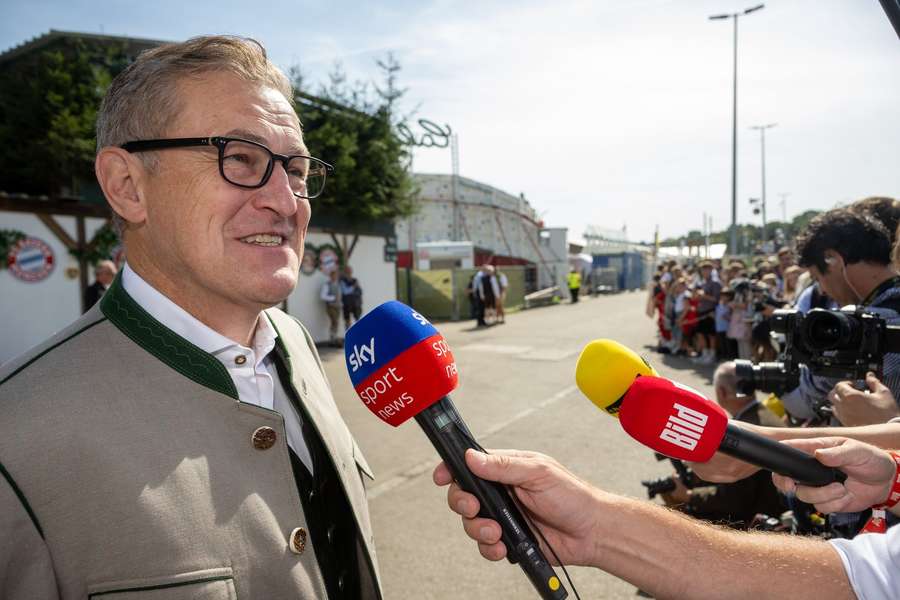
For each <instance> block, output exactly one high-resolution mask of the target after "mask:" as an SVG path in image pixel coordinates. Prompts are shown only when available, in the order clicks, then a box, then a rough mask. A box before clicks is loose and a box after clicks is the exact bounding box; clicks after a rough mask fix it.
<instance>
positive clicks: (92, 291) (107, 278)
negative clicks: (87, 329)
mask: <svg viewBox="0 0 900 600" xmlns="http://www.w3.org/2000/svg"><path fill="white" fill-rule="evenodd" d="M117 272H118V269H117V268H116V263H114V262H113V261H111V260H101V261H100V262H98V263H97V266H96V267H94V283H92V284H91V285H89V286H88V287H87V288H86V289H85V290H84V310H85V312H86V311H88V310H90V309H91V307H92V306H94V305H95V304H97V302H99V301H100V298H102V297H103V294H105V293H106V290H108V289H109V286H110V285H112V282H113V279H115V278H116V273H117Z"/></svg>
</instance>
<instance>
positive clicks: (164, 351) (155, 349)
mask: <svg viewBox="0 0 900 600" xmlns="http://www.w3.org/2000/svg"><path fill="white" fill-rule="evenodd" d="M100 310H101V311H102V312H103V314H104V315H106V318H107V319H109V321H110V322H111V323H112V324H113V325H115V326H116V327H117V328H118V329H119V330H120V331H121V332H122V333H124V334H125V335H127V336H128V337H129V338H130V339H131V340H132V341H133V342H134V343H136V344H137V345H139V346H140V347H141V348H143V349H144V350H146V351H147V352H149V353H150V354H152V355H153V356H155V357H156V358H158V359H159V360H161V361H162V362H164V363H165V364H167V365H168V366H170V367H172V368H173V369H175V370H176V371H178V372H179V373H181V374H182V375H184V376H185V377H188V378H189V379H192V380H193V381H195V382H196V383H199V384H200V385H202V386H204V387H207V388H209V389H211V390H214V391H217V392H220V393H222V394H225V395H226V396H230V397H231V398H234V399H235V400H239V398H238V392H237V388H236V387H235V386H234V381H232V379H231V376H230V375H229V374H228V370H227V369H226V368H225V366H224V365H223V364H222V363H220V362H219V361H218V360H216V358H215V357H214V356H212V355H211V354H209V353H207V352H204V351H203V350H201V349H200V348H198V347H197V346H195V345H193V344H191V343H190V342H189V341H187V340H186V339H184V338H183V337H181V336H179V335H178V334H176V333H175V332H173V331H172V330H171V329H169V328H167V327H166V326H165V325H163V324H162V323H160V322H159V321H157V320H156V319H154V318H153V317H152V316H151V315H150V314H149V313H147V311H145V310H144V309H143V308H141V306H140V305H139V304H138V303H137V302H135V301H134V299H133V298H132V297H131V296H129V295H128V292H126V291H125V288H124V287H123V286H122V275H121V272H120V273H119V275H117V276H116V278H115V280H114V281H113V283H112V285H110V286H109V289H108V290H107V291H106V293H105V294H103V298H102V299H101V300H100Z"/></svg>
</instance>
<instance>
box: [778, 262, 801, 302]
mask: <svg viewBox="0 0 900 600" xmlns="http://www.w3.org/2000/svg"><path fill="white" fill-rule="evenodd" d="M802 274H803V269H801V268H800V267H798V266H797V265H791V266H789V267H788V268H786V269H785V270H784V285H783V288H782V291H781V299H782V300H784V301H785V302H787V303H789V304H790V305H791V306H793V305H794V303H795V302H796V301H797V297H798V296H799V295H800V292H801V291H802V288H801V287H800V284H799V282H800V275H802Z"/></svg>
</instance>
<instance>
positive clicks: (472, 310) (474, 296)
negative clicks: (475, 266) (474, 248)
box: [466, 271, 481, 320]
mask: <svg viewBox="0 0 900 600" xmlns="http://www.w3.org/2000/svg"><path fill="white" fill-rule="evenodd" d="M480 276H481V271H475V272H474V273H472V276H471V277H470V278H469V285H467V286H466V296H468V298H469V318H470V319H476V320H478V319H480V318H481V317H480V316H479V315H480V314H481V313H480V312H479V311H480V308H479V307H480V306H481V298H479V297H478V292H477V289H476V288H477V287H478V279H480Z"/></svg>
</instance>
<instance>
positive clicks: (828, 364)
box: [735, 307, 900, 395]
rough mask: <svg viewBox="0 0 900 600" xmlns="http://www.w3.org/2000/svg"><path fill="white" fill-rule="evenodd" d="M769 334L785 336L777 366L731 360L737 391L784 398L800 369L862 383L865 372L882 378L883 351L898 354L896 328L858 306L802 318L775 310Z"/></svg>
mask: <svg viewBox="0 0 900 600" xmlns="http://www.w3.org/2000/svg"><path fill="white" fill-rule="evenodd" d="M770 322H771V325H772V331H773V332H775V333H781V334H783V335H784V336H785V339H786V342H787V343H786V346H785V350H784V352H783V353H782V355H781V359H782V360H781V361H780V362H772V363H760V364H758V365H754V364H753V363H752V362H750V361H749V360H738V361H735V374H736V375H737V378H738V391H739V392H740V393H742V394H751V393H753V391H754V390H760V391H763V392H770V393H774V394H779V395H780V394H783V393H785V392H788V391H790V390H792V389H794V388H795V387H797V385H798V384H799V381H800V365H806V366H807V368H808V369H809V370H810V371H811V372H812V373H813V374H815V375H819V376H822V377H833V378H836V379H849V380H859V379H865V377H866V373H868V372H869V371H872V372H874V373H875V374H876V375H877V376H878V377H879V378H880V377H881V375H882V361H883V359H884V355H885V354H886V353H888V352H900V327H897V326H893V325H888V324H887V321H885V320H884V318H883V317H881V316H880V315H878V314H877V313H875V312H872V311H867V310H866V309H865V308H862V307H849V308H845V309H839V310H825V309H821V308H815V309H813V310H811V311H809V312H808V313H807V314H805V315H804V314H803V313H801V312H799V311H796V310H776V311H775V313H774V314H773V315H772V317H771V321H770Z"/></svg>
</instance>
